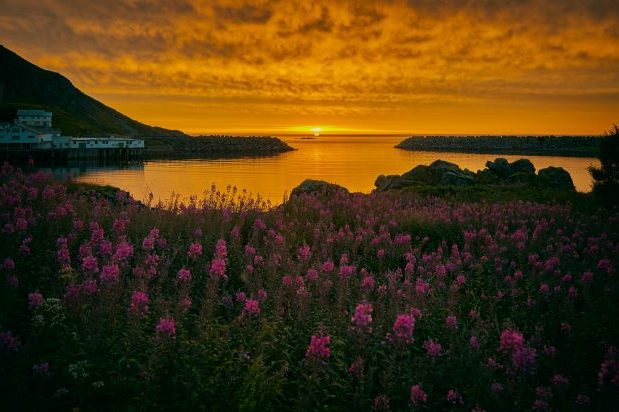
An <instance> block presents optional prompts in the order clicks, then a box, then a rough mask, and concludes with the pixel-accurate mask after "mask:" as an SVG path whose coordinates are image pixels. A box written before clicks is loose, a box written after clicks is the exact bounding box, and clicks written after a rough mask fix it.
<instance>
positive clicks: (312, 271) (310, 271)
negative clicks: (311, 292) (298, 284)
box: [306, 268, 318, 281]
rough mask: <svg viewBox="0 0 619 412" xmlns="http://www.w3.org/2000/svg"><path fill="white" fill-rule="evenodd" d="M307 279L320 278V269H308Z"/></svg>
mask: <svg viewBox="0 0 619 412" xmlns="http://www.w3.org/2000/svg"><path fill="white" fill-rule="evenodd" d="M306 277H307V280H309V281H315V280H318V271H317V270H316V269H312V268H310V269H307V275H306Z"/></svg>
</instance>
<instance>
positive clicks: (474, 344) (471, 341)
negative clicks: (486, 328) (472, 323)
mask: <svg viewBox="0 0 619 412" xmlns="http://www.w3.org/2000/svg"><path fill="white" fill-rule="evenodd" d="M469 345H471V348H473V349H479V340H478V339H477V336H475V335H473V336H471V339H469Z"/></svg>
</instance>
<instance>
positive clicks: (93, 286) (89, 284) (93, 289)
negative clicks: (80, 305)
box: [82, 279, 99, 296]
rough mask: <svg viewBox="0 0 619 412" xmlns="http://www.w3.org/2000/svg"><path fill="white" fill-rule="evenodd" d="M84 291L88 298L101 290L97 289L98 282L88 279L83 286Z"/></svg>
mask: <svg viewBox="0 0 619 412" xmlns="http://www.w3.org/2000/svg"><path fill="white" fill-rule="evenodd" d="M82 290H83V291H84V294H85V295H87V296H91V295H95V294H96V293H97V292H98V291H99V288H98V287H97V281H96V280H94V279H88V280H86V281H84V283H83V284H82Z"/></svg>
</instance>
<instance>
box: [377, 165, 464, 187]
mask: <svg viewBox="0 0 619 412" xmlns="http://www.w3.org/2000/svg"><path fill="white" fill-rule="evenodd" d="M474 177H475V174H474V173H473V172H471V171H470V170H462V169H460V167H458V165H457V164H455V163H450V162H446V161H444V160H436V161H435V162H432V163H431V164H430V165H428V166H426V165H418V166H415V167H414V168H413V169H411V170H409V171H408V172H406V173H404V174H403V175H401V176H397V175H396V176H394V175H390V176H384V175H381V176H378V178H377V179H376V182H375V183H374V185H375V186H376V188H377V190H379V191H383V190H389V189H400V188H403V187H408V186H418V185H451V186H464V185H471V184H473V183H474Z"/></svg>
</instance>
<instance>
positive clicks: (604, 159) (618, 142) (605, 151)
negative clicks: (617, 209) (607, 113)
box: [589, 125, 619, 201]
mask: <svg viewBox="0 0 619 412" xmlns="http://www.w3.org/2000/svg"><path fill="white" fill-rule="evenodd" d="M599 158H600V163H601V166H600V167H593V166H591V167H590V168H589V173H590V174H591V177H593V180H594V183H593V192H594V193H596V194H600V195H603V196H606V197H609V198H611V199H614V201H619V126H617V125H614V126H613V128H612V129H611V130H609V131H608V132H607V133H606V135H605V136H604V137H603V138H602V140H601V141H600V155H599Z"/></svg>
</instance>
